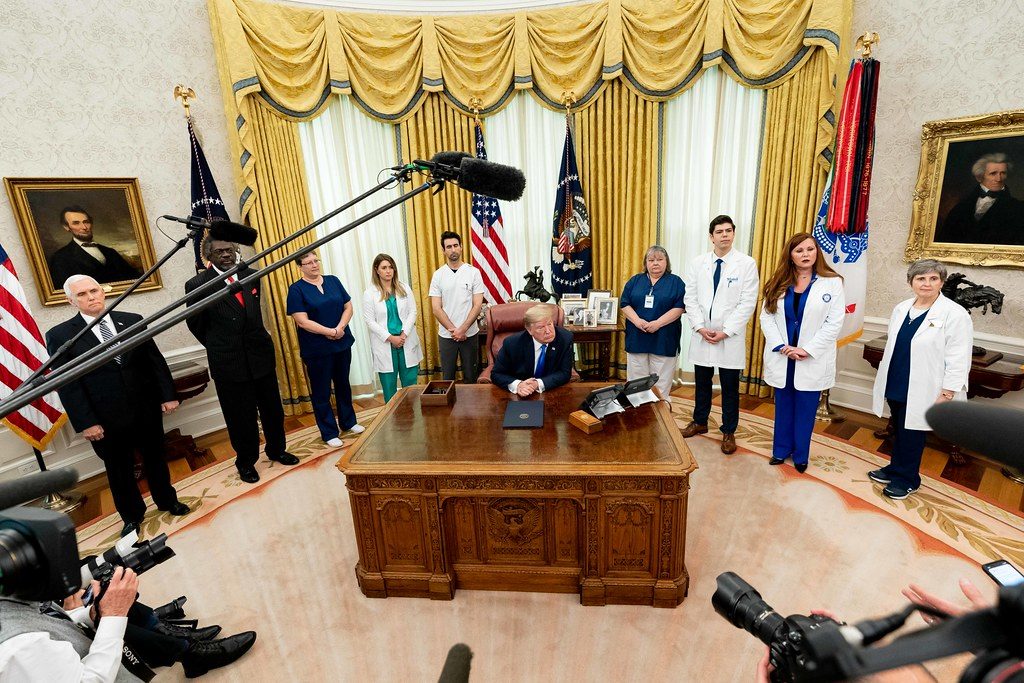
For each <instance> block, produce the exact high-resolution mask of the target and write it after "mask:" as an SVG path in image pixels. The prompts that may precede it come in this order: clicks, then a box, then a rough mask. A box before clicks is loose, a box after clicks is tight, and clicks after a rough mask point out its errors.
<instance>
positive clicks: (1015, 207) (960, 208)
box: [935, 187, 1024, 244]
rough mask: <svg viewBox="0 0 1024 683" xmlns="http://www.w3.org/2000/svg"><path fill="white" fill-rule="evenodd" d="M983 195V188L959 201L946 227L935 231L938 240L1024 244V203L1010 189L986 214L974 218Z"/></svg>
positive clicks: (950, 212)
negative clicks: (975, 210)
mask: <svg viewBox="0 0 1024 683" xmlns="http://www.w3.org/2000/svg"><path fill="white" fill-rule="evenodd" d="M979 197H981V187H975V188H974V191H972V192H969V193H967V195H966V196H965V197H964V198H963V199H961V200H960V201H959V202H957V203H956V204H955V205H954V206H953V208H952V209H950V210H949V214H947V215H946V220H944V221H943V222H942V227H940V228H939V229H938V230H936V231H935V241H936V242H956V243H958V244H1024V202H1021V201H1020V200H1019V199H1015V198H1014V197H1012V196H1011V195H1010V191H1009V190H1006V191H1005V192H1004V193H1003V194H1002V195H1000V196H999V197H997V198H996V200H995V202H993V203H992V205H991V206H990V207H989V208H988V211H986V212H985V213H984V215H982V217H981V220H974V209H975V207H976V206H977V205H978V198H979Z"/></svg>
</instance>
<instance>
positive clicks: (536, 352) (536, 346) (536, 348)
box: [508, 337, 555, 394]
mask: <svg viewBox="0 0 1024 683" xmlns="http://www.w3.org/2000/svg"><path fill="white" fill-rule="evenodd" d="M531 339H532V337H531ZM551 341H552V342H553V341H555V340H554V339H552V340H551ZM541 346H542V344H541V343H540V342H539V341H537V340H536V339H534V340H533V370H534V372H536V371H537V361H538V360H540V347H541ZM548 350H549V351H550V350H551V342H548ZM544 362H547V356H545V357H544ZM533 379H536V380H537V393H539V394H543V393H544V380H542V379H539V378H537V377H534V378H533ZM522 381H523V380H519V379H517V380H513V381H512V384H509V385H508V390H509V391H511V392H512V393H513V394H514V393H516V389H518V388H519V383H520V382H522Z"/></svg>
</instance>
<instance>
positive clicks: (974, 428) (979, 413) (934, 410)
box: [924, 401, 1024, 469]
mask: <svg viewBox="0 0 1024 683" xmlns="http://www.w3.org/2000/svg"><path fill="white" fill-rule="evenodd" d="M924 416H925V419H926V420H927V421H928V426H929V427H931V428H932V429H933V430H935V433H936V434H937V435H938V436H940V437H942V438H943V439H945V440H947V441H951V442H953V443H955V444H957V445H958V446H964V447H966V448H969V449H971V450H972V451H977V452H978V453H981V454H982V455H986V456H988V457H990V458H992V459H993V460H998V461H999V462H1001V463H1003V464H1004V465H1008V466H1010V467H1014V468H1017V469H1021V468H1024V448H1022V446H1021V442H1020V435H1021V434H1024V412H1022V411H1020V410H1013V409H1011V408H996V407H995V406H983V405H978V404H976V403H969V402H967V401H948V402H946V403H937V404H935V405H933V406H932V407H931V408H929V409H928V412H926V413H925V415H924Z"/></svg>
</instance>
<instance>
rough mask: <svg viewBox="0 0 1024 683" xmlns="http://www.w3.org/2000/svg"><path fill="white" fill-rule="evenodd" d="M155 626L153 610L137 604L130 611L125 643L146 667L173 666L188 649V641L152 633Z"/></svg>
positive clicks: (125, 631)
mask: <svg viewBox="0 0 1024 683" xmlns="http://www.w3.org/2000/svg"><path fill="white" fill-rule="evenodd" d="M155 625H156V616H155V615H154V614H153V610H152V609H150V608H149V607H147V606H146V605H143V604H142V603H141V602H135V604H133V605H132V606H131V608H130V609H129V610H128V625H127V626H126V627H125V629H124V642H125V644H126V645H128V647H129V648H131V649H132V651H133V652H134V653H135V654H137V655H138V656H139V657H141V658H142V661H143V662H145V663H146V666H150V667H154V666H172V665H173V664H174V663H175V662H176V661H178V659H180V658H181V655H182V654H184V652H185V650H187V649H188V641H187V640H185V639H184V638H175V637H173V636H165V635H163V634H161V633H155V632H153V631H151V630H150V629H151V628H153V626H155Z"/></svg>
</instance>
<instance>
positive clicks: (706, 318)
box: [683, 215, 759, 454]
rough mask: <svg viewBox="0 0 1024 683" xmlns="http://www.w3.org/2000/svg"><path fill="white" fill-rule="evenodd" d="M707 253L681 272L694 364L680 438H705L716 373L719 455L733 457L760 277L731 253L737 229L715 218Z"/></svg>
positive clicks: (724, 218) (750, 262) (753, 265)
mask: <svg viewBox="0 0 1024 683" xmlns="http://www.w3.org/2000/svg"><path fill="white" fill-rule="evenodd" d="M708 234H709V235H710V238H711V246H712V250H711V251H709V252H708V253H706V254H701V255H700V256H698V257H696V258H695V259H693V260H691V261H690V263H689V264H688V265H687V268H686V275H685V277H684V280H685V282H686V297H685V299H684V301H685V302H686V316H687V318H689V320H690V327H692V328H693V333H692V334H691V335H690V353H689V356H690V360H691V361H692V362H693V364H694V379H695V382H696V396H695V398H694V406H693V419H692V421H691V422H690V424H688V425H686V427H685V428H684V429H683V436H684V437H687V438H688V437H691V436H694V435H695V434H706V433H707V431H708V415H710V413H711V382H712V379H713V378H714V375H715V368H718V377H719V381H720V382H721V385H722V426H721V431H722V435H723V438H722V452H723V453H726V454H730V453H735V452H736V437H735V436H734V433H735V432H736V425H737V424H738V423H739V417H740V372H741V371H742V370H743V368H744V366H745V364H746V355H747V354H746V336H747V322H748V321H749V320H750V316H751V315H752V314H753V312H754V307H755V306H756V305H757V290H758V287H759V278H758V274H757V264H756V263H754V259H752V258H750V257H749V256H747V255H746V254H744V253H741V252H739V251H737V250H736V249H733V247H732V243H733V241H734V240H735V239H736V225H735V223H733V220H732V219H731V218H729V217H728V216H725V215H722V216H716V217H715V218H714V219H713V220H712V221H711V225H710V226H709V227H708Z"/></svg>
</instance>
